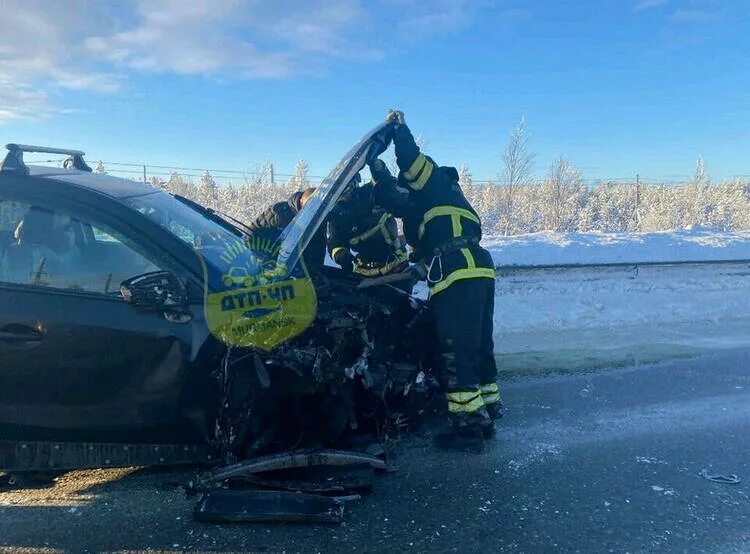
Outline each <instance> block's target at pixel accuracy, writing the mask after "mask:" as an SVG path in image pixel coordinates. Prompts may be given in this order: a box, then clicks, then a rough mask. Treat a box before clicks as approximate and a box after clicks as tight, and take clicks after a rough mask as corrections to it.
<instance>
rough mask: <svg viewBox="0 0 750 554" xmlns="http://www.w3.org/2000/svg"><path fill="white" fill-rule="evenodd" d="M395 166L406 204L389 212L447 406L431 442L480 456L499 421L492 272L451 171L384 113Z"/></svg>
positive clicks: (383, 177)
mask: <svg viewBox="0 0 750 554" xmlns="http://www.w3.org/2000/svg"><path fill="white" fill-rule="evenodd" d="M386 120H387V121H389V122H392V123H393V126H394V127H393V142H394V145H395V150H396V162H397V164H398V167H399V170H400V171H399V176H398V182H397V185H398V188H400V189H401V190H403V189H406V190H408V191H409V194H408V202H407V203H406V204H405V205H403V206H401V207H399V208H398V209H397V210H396V209H394V212H397V215H399V216H401V217H402V219H403V222H404V232H405V234H406V240H407V242H408V243H409V245H410V246H412V248H413V249H414V251H413V253H412V260H413V261H415V262H417V266H415V267H417V268H420V267H421V268H422V273H421V275H420V276H421V277H424V278H425V279H426V280H427V284H428V288H429V303H430V305H431V306H432V309H433V313H434V316H435V320H436V322H435V326H436V334H437V346H438V348H439V351H440V360H441V366H442V367H441V368H440V369H441V370H442V372H443V379H444V384H445V387H446V395H447V400H448V412H449V414H450V427H449V428H448V429H447V430H446V431H445V432H442V433H438V434H436V435H435V437H434V439H435V444H436V445H437V446H438V447H441V448H444V449H449V450H461V451H470V452H481V451H482V450H483V448H484V439H489V438H492V437H493V436H494V432H495V430H494V423H493V420H494V419H496V418H499V417H500V416H501V405H500V392H499V389H498V386H497V366H496V364H495V357H494V344H493V339H492V335H493V311H494V299H495V281H494V278H495V271H494V264H493V262H492V258H491V256H490V254H489V252H487V251H486V250H485V249H484V248H482V247H481V246H479V241H480V240H481V238H482V231H481V222H480V220H479V217H478V216H477V213H476V211H475V210H474V208H472V206H471V205H470V204H469V202H468V201H467V200H466V198H465V196H464V194H463V192H462V191H461V188H460V186H459V184H458V172H457V171H456V169H455V168H453V167H442V166H438V165H437V164H436V163H435V162H434V161H433V160H432V159H431V158H429V157H428V156H425V155H424V154H422V153H421V152H420V150H419V147H418V146H417V145H416V143H415V141H414V137H413V136H412V134H411V131H410V130H409V128H408V127H407V126H406V124H405V122H404V116H403V113H402V112H396V111H391V112H389V113H388V116H387V119H386ZM370 167H371V171H372V172H373V177H374V180H375V182H376V183H377V185H376V187H377V186H380V184H381V182H382V183H383V184H387V183H388V182H389V181H391V184H393V178H392V177H391V176H390V174H389V173H388V171H387V169H386V168H385V165H384V164H383V163H382V162H380V163H379V164H372V165H371V166H370Z"/></svg>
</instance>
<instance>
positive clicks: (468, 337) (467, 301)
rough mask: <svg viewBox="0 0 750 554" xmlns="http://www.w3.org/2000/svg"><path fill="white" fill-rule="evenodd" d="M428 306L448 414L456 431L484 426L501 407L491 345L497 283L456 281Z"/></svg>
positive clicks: (433, 297)
mask: <svg viewBox="0 0 750 554" xmlns="http://www.w3.org/2000/svg"><path fill="white" fill-rule="evenodd" d="M430 304H431V306H432V308H433V312H434V316H435V327H436V333H437V343H438V349H439V354H440V362H441V368H440V369H441V370H442V371H441V372H442V380H443V382H444V386H445V387H446V395H447V397H448V411H449V413H450V414H451V416H452V418H453V419H454V422H456V423H457V424H458V425H459V426H463V425H473V424H479V425H483V424H485V423H486V422H487V420H488V419H489V416H490V415H492V414H494V413H496V410H495V408H497V407H499V402H500V392H499V389H498V386H497V365H496V363H495V353H494V342H493V339H492V334H493V314H494V309H495V281H494V279H489V278H473V279H462V280H459V281H456V282H455V283H453V284H451V285H450V286H449V287H448V288H446V289H445V290H443V291H441V292H440V293H438V294H435V295H433V296H432V297H431V298H430ZM488 409H489V410H488ZM488 411H489V414H488Z"/></svg>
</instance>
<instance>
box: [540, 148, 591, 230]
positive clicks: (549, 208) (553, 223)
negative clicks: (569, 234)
mask: <svg viewBox="0 0 750 554" xmlns="http://www.w3.org/2000/svg"><path fill="white" fill-rule="evenodd" d="M541 192H542V194H541V201H542V203H541V206H542V208H543V210H544V211H543V216H542V225H543V228H544V229H549V230H553V231H574V230H576V228H577V225H576V218H577V216H578V213H579V211H580V209H581V208H582V207H583V205H584V200H585V195H586V187H585V186H584V184H583V179H582V177H581V172H580V171H579V170H578V168H577V167H576V166H575V165H573V163H572V162H571V161H570V160H568V159H567V158H565V157H564V156H558V157H557V158H556V159H555V161H554V162H553V163H552V165H550V166H549V168H548V170H547V177H546V179H545V180H544V182H543V183H542V190H541Z"/></svg>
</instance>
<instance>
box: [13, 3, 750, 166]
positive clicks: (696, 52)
mask: <svg viewBox="0 0 750 554" xmlns="http://www.w3.org/2000/svg"><path fill="white" fill-rule="evenodd" d="M0 7H2V13H3V18H2V20H0V140H5V141H6V142H8V141H15V142H27V143H35V144H45V145H56V146H67V147H78V148H81V149H84V150H86V151H87V153H88V158H89V159H103V160H111V161H123V162H138V163H148V164H159V165H169V166H189V167H206V168H221V169H238V170H244V169H248V168H251V167H252V166H253V165H254V164H256V163H258V162H261V161H264V160H270V161H273V162H274V163H275V165H276V167H277V172H281V173H284V172H289V171H291V169H292V167H293V166H294V163H295V161H296V160H297V159H300V158H304V159H305V160H306V161H307V162H308V163H309V165H310V168H311V172H312V173H313V174H315V175H320V174H324V173H326V172H327V170H328V169H330V168H331V167H332V166H333V165H334V164H335V163H336V161H337V160H338V158H339V157H340V156H341V154H343V153H344V152H345V151H346V150H347V149H348V148H349V146H351V144H352V143H353V142H354V141H355V140H356V139H358V138H359V136H361V135H362V134H363V133H364V132H365V131H366V130H368V129H369V128H371V127H373V126H374V125H376V124H377V123H379V122H380V121H381V120H382V118H383V115H384V113H385V111H386V109H387V108H389V107H398V108H400V109H402V110H404V111H405V113H406V117H407V121H408V122H409V123H410V125H411V127H412V128H413V130H414V131H415V132H416V133H421V134H423V135H424V136H425V137H426V139H427V148H426V150H427V151H428V153H430V154H431V155H432V156H433V157H434V158H435V159H436V160H438V162H440V163H443V164H450V165H460V164H462V163H466V164H467V165H468V166H469V169H470V170H471V172H472V174H473V175H474V177H475V178H479V179H485V178H494V177H495V176H496V175H497V173H498V170H499V166H500V161H499V158H500V152H501V150H502V148H503V145H504V142H505V140H506V138H507V135H508V133H509V131H510V130H511V129H512V128H513V127H514V126H515V125H516V123H517V122H518V120H519V119H520V118H521V117H522V116H525V118H526V121H527V128H528V130H529V132H530V133H531V135H532V136H531V140H530V145H531V147H532V149H533V150H534V152H536V154H537V161H536V166H535V171H536V172H537V173H538V174H540V175H541V174H543V173H544V171H545V168H546V166H547V165H548V164H549V163H550V162H551V161H552V159H553V158H554V157H555V156H556V155H558V154H563V155H565V156H566V157H568V158H569V159H571V160H572V161H573V162H574V163H575V164H576V165H578V166H579V167H580V168H581V170H582V172H583V174H584V177H587V178H603V177H613V178H620V177H622V178H629V177H632V176H634V175H635V174H636V173H640V174H641V175H643V176H645V177H647V178H653V179H673V178H678V177H680V176H684V175H690V174H691V173H692V171H693V168H694V165H695V160H696V158H697V157H698V155H703V157H704V158H705V160H706V165H707V168H708V171H709V173H710V174H711V175H712V176H713V177H714V179H721V178H725V177H728V176H731V175H742V174H750V167H748V161H747V152H748V151H750V128H749V126H748V123H750V117H749V116H750V113H749V112H750V109H749V107H750V103H749V102H748V100H750V92H749V91H750V56H748V53H749V52H750V38H749V36H748V35H749V34H748V32H747V29H748V26H749V24H750V13H749V12H750V6H748V4H747V2H746V1H744V0H724V1H722V0H599V1H592V0H578V1H575V0H570V1H568V0H555V1H551V0H550V1H537V2H530V1H527V2H521V1H515V0H505V1H497V2H491V1H484V0H476V1H474V2H471V1H460V0H433V1H430V2H427V1H417V0H374V1H371V2H364V1H362V2H359V1H356V0H353V1H344V0H333V1H330V2H307V3H304V4H303V3H300V2H294V1H287V0H281V1H276V2H262V1H258V0H216V1H213V2H210V1H208V0H202V1H193V2H191V1H190V0H185V1H177V0H171V1H150V2H146V1H143V2H138V1H122V2H112V3H107V2H92V1H89V2H86V1H80V0H71V1H70V2H64V3H63V2H52V1H48V2H34V1H29V0H25V1H17V0H0Z"/></svg>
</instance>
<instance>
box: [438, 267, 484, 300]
mask: <svg viewBox="0 0 750 554" xmlns="http://www.w3.org/2000/svg"><path fill="white" fill-rule="evenodd" d="M477 278H488V279H494V278H495V270H494V269H490V268H488V267H475V268H474V269H457V270H456V271H454V272H453V273H451V274H450V275H448V277H446V278H445V279H443V280H442V281H440V282H439V283H435V284H434V285H432V286H431V287H430V296H431V297H432V296H434V295H436V294H437V293H439V292H443V291H444V290H445V289H447V288H448V287H450V286H451V285H452V284H453V283H455V282H456V281H461V280H463V279H477Z"/></svg>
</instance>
